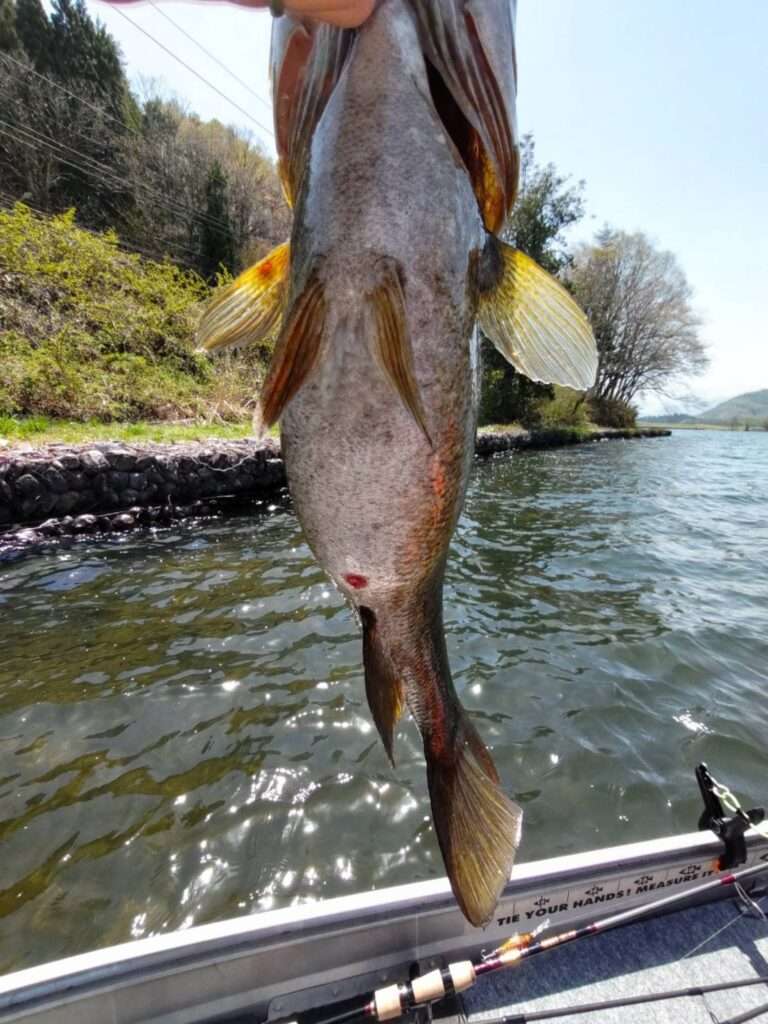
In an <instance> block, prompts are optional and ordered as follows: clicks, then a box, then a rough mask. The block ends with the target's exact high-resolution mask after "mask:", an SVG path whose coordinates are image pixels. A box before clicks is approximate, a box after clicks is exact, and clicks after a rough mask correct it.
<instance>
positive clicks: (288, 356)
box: [255, 274, 326, 433]
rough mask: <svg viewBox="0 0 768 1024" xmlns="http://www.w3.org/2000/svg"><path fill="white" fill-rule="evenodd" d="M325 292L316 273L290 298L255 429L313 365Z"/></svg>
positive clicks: (275, 413)
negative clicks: (296, 294)
mask: <svg viewBox="0 0 768 1024" xmlns="http://www.w3.org/2000/svg"><path fill="white" fill-rule="evenodd" d="M325 313H326V302H325V291H324V287H323V284H322V282H321V281H320V280H319V278H318V277H317V275H316V274H313V275H311V276H310V278H309V280H308V282H307V284H306V286H305V288H304V290H303V291H302V292H301V294H300V295H299V296H298V297H297V298H296V299H295V300H294V302H293V304H292V306H291V309H290V312H289V313H288V316H287V317H286V320H285V323H284V325H283V329H282V331H281V332H280V337H279V338H278V339H277V344H276V345H275V351H274V354H273V356H272V362H271V363H270V366H269V372H268V374H267V379H266V380H265V382H264V387H263V388H262V390H261V397H260V400H259V409H260V423H259V421H258V418H257V421H256V424H255V425H256V426H257V428H259V427H260V429H257V432H259V433H260V432H261V430H264V429H266V428H268V427H271V426H272V425H273V424H274V423H276V422H277V421H278V420H279V419H280V417H281V415H282V413H283V410H284V409H285V407H286V405H288V403H289V402H290V400H291V399H292V398H293V397H294V396H295V395H296V393H297V392H298V390H299V389H300V388H301V386H302V384H303V383H304V382H305V381H306V379H307V377H308V376H309V375H310V373H311V372H312V370H313V369H314V368H315V366H316V365H317V363H318V361H319V359H320V356H321V354H322V350H323V342H324V335H325Z"/></svg>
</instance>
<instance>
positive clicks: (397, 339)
mask: <svg viewBox="0 0 768 1024" xmlns="http://www.w3.org/2000/svg"><path fill="white" fill-rule="evenodd" d="M368 298H369V301H370V303H371V306H372V309H373V315H374V323H375V349H374V351H375V354H376V359H377V361H378V363H379V365H380V366H381V369H382V370H383V371H384V374H385V375H386V377H387V380H388V381H389V383H390V384H391V385H392V387H393V388H394V389H395V391H396V392H397V393H398V395H399V396H400V399H401V401H402V403H403V405H404V406H405V407H406V409H407V410H408V411H409V412H410V414H411V416H412V417H413V419H414V420H415V421H416V424H417V425H418V427H419V429H420V430H421V432H422V433H423V434H424V437H425V438H426V439H427V442H428V443H429V445H430V446H431V445H432V441H431V438H430V436H429V431H428V430H427V423H426V416H425V413H424V405H423V403H422V401H421V395H420V394H419V385H418V383H417V381H416V375H415V372H414V366H413V351H412V348H411V336H410V333H409V331H408V319H407V313H406V308H405V296H404V295H403V288H402V285H401V284H400V277H399V275H398V273H397V268H396V266H395V265H394V264H393V263H392V262H391V261H386V262H384V263H383V273H382V279H381V282H380V283H379V284H378V285H377V286H376V288H374V290H373V291H372V292H371V293H370V295H369V297H368Z"/></svg>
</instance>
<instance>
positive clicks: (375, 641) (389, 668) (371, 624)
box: [359, 607, 405, 767]
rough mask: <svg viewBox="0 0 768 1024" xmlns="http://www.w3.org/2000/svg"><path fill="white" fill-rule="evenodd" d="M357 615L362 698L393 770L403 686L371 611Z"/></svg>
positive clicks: (401, 708) (403, 705)
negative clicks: (358, 618) (362, 687)
mask: <svg viewBox="0 0 768 1024" xmlns="http://www.w3.org/2000/svg"><path fill="white" fill-rule="evenodd" d="M359 611H360V619H361V621H362V624H363V666H364V668H365V695H366V697H367V698H368V707H369V708H370V709H371V714H372V715H373V720H374V722H375V723H376V728H377V729H378V730H379V736H381V742H382V743H383V744H384V749H385V750H386V752H387V757H388V758H389V760H390V762H391V763H392V767H394V765H395V758H394V754H393V744H394V735H395V726H396V725H397V723H398V721H399V719H400V716H401V715H402V713H403V708H404V707H405V694H404V691H403V685H402V682H401V681H400V680H399V679H398V677H397V674H396V673H395V670H394V666H393V665H392V662H391V661H390V659H389V655H388V654H387V652H386V650H385V649H384V646H383V645H382V642H381V637H380V634H379V629H378V623H377V621H376V615H375V614H374V612H372V611H371V609H370V608H364V607H361V608H360V609H359Z"/></svg>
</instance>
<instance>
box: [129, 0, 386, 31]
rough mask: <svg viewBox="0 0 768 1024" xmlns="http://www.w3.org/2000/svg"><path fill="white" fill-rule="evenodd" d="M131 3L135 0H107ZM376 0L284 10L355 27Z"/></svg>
mask: <svg viewBox="0 0 768 1024" xmlns="http://www.w3.org/2000/svg"><path fill="white" fill-rule="evenodd" d="M109 2H110V3H133V2H135V0H109ZM233 2H234V3H236V4H238V5H239V6H241V7H268V6H269V0H233ZM375 5H376V0H285V10H286V12H287V13H288V14H295V15H297V16H298V17H300V18H315V19H316V20H317V21H327V22H329V23H330V24H331V25H337V26H338V27H339V28H357V26H358V25H362V23H363V22H364V21H365V19H366V18H367V17H368V16H369V15H370V14H372V13H373V8H374V7H375Z"/></svg>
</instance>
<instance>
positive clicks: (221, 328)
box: [197, 242, 290, 352]
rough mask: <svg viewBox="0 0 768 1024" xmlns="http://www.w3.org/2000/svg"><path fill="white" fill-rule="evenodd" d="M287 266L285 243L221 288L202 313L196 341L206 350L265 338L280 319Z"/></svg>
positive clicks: (253, 342) (288, 253)
mask: <svg viewBox="0 0 768 1024" xmlns="http://www.w3.org/2000/svg"><path fill="white" fill-rule="evenodd" d="M289 267H290V246H289V243H288V242H284V243H283V244H282V245H278V247H277V248H276V249H273V250H272V252H271V253H269V255H268V256H265V257H264V259H263V260H260V261H259V262H258V263H256V264H254V266H252V267H249V268H248V270H244V271H243V273H242V274H240V276H239V277H237V278H235V280H234V281H232V283H231V284H228V285H226V287H224V288H222V289H220V290H219V291H218V292H217V294H216V295H215V296H214V297H213V299H212V300H211V303H210V304H209V306H208V308H207V309H206V311H205V313H204V314H203V318H202V320H201V321H200V326H199V327H198V330H197V343H198V345H199V347H200V348H201V349H204V350H205V351H206V352H215V351H217V350H218V349H222V348H229V347H231V346H233V345H251V344H255V343H258V342H260V341H264V340H266V339H267V338H268V337H269V336H270V334H272V333H273V332H274V331H275V330H276V329H277V326H278V324H279V322H280V317H281V315H282V312H283V307H284V305H285V294H286V285H287V279H288V270H289Z"/></svg>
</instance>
